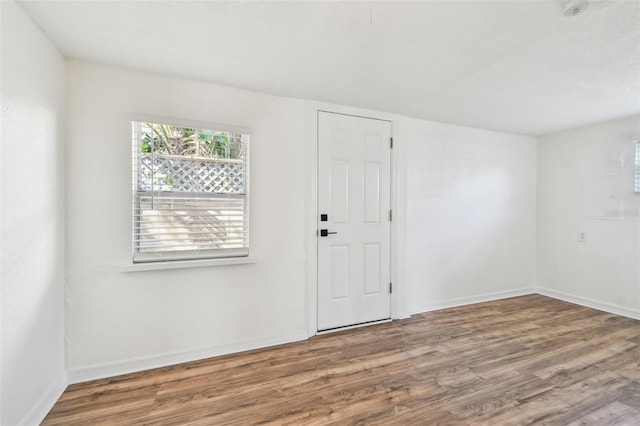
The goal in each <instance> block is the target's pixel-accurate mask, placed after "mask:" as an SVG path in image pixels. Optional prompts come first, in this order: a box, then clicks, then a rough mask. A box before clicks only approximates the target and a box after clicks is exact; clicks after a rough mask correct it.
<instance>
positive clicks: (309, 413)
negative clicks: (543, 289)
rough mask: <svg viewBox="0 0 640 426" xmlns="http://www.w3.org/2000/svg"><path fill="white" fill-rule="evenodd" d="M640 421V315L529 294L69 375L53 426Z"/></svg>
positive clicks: (47, 421) (50, 421)
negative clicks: (78, 379) (144, 366)
mask: <svg viewBox="0 0 640 426" xmlns="http://www.w3.org/2000/svg"><path fill="white" fill-rule="evenodd" d="M258 423H261V424H264V423H270V424H314V425H324V424H339V425H349V424H366V425H416V424H420V425H440V424H442V425H445V424H446V425H453V424H460V425H467V424H474V425H483V424H486V425H527V424H544V425H546V424H548V425H599V426H601V425H640V321H636V320H632V319H629V318H624V317H620V316H616V315H610V314H607V313H604V312H601V311H597V310H593V309H589V308H584V307H580V306H577V305H572V304H569V303H565V302H561V301H558V300H555V299H550V298H547V297H544V296H539V295H531V296H523V297H516V298H511V299H504V300H500V301H496V302H489V303H481V304H476V305H469V306H465V307H459V308H452V309H446V310H441V311H436V312H430V313H426V314H421V315H415V316H413V317H411V318H410V319H407V320H401V321H394V322H392V323H387V324H380V325H375V326H370V327H365V328H360V329H355V330H348V331H343V332H338V333H333V334H329V335H323V336H318V337H314V338H312V339H310V340H308V341H304V342H299V343H292V344H288V345H282V346H278V347H273V348H268V349H262V350H255V351H250V352H245V353H241V354H236V355H229V356H223V357H218V358H212V359H207V360H203V361H197V362H192V363H187V364H181V365H177V366H172V367H166V368H161V369H156V370H150V371H146V372H141V373H135V374H128V375H124V376H118V377H113V378H110V379H104V380H97V381H93V382H88V383H82V384H76V385H71V386H69V388H68V389H67V390H66V391H65V392H64V394H63V395H62V396H61V397H60V400H59V401H58V402H57V403H56V405H55V406H54V407H53V409H52V410H51V412H50V413H49V415H48V416H47V418H46V419H45V421H44V424H45V425H77V424H82V425H84V424H109V425H119V424H121V425H138V424H154V425H155V424H162V425H184V424H190V425H227V424H237V425H251V424H258Z"/></svg>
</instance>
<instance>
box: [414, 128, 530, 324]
mask: <svg viewBox="0 0 640 426" xmlns="http://www.w3.org/2000/svg"><path fill="white" fill-rule="evenodd" d="M408 144H409V147H408V154H407V158H408V160H407V209H406V211H407V262H406V264H407V272H406V276H407V287H408V289H407V294H408V298H407V300H408V303H409V306H408V309H409V311H410V312H411V313H416V312H423V311H428V310H431V309H437V308H442V307H447V306H454V305H459V304H464V303H470V302H475V301H481V300H486V299H492V298H498V297H503V296H509V295H515V294H523V293H527V292H531V291H532V290H533V282H534V254H535V223H536V218H535V205H536V139H535V138H533V137H528V136H518V135H511V134H505V133H498V132H491V131H486V130H479V129H473V128H468V127H461V126H453V125H447V124H441V123H433V122H427V121H419V120H409V124H408Z"/></svg>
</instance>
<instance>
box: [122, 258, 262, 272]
mask: <svg viewBox="0 0 640 426" xmlns="http://www.w3.org/2000/svg"><path fill="white" fill-rule="evenodd" d="M249 263H256V258H255V257H228V258H225V259H202V260H174V261H171V262H147V263H132V264H130V265H125V266H122V267H121V268H120V272H144V271H160V270H163V269H186V268H200V267H203V266H227V265H245V264H249Z"/></svg>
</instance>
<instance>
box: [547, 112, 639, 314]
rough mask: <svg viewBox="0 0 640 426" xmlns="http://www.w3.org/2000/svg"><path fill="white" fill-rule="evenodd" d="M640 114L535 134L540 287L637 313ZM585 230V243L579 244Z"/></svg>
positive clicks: (576, 298)
mask: <svg viewBox="0 0 640 426" xmlns="http://www.w3.org/2000/svg"><path fill="white" fill-rule="evenodd" d="M638 134H640V116H635V117H629V118H626V119H621V120H616V121H611V122H607V123H602V124H597V125H593V126H589V127H584V128H581V129H576V130H571V131H567V132H562V133H558V134H554V135H549V136H544V137H541V138H539V142H538V202H537V212H538V213H537V217H538V234H537V280H538V283H537V285H538V287H540V289H541V291H547V292H551V295H554V296H560V297H563V296H569V297H572V298H574V299H575V300H576V301H578V302H581V303H584V304H592V305H594V304H595V306H596V307H601V308H606V309H609V310H611V309H612V310H614V311H615V312H619V313H623V314H627V315H632V316H633V315H635V316H639V315H640V218H639V214H638V209H639V208H640V194H636V193H634V192H633V184H634V172H635V168H634V163H635V157H634V155H635V154H634V153H635V144H634V142H633V139H634V135H638ZM581 233H585V235H584V237H585V238H584V239H585V240H586V241H585V242H580V241H578V240H579V239H580V234H581Z"/></svg>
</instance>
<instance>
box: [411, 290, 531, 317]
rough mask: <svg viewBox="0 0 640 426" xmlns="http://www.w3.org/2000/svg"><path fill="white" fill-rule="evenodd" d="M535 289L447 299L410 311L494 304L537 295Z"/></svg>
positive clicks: (419, 306)
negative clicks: (485, 303) (483, 303)
mask: <svg viewBox="0 0 640 426" xmlns="http://www.w3.org/2000/svg"><path fill="white" fill-rule="evenodd" d="M535 292H536V290H535V289H534V288H533V287H528V288H520V289H516V290H508V291H499V292H496V293H485V294H480V295H476V296H469V297H459V298H456V299H445V300H441V301H438V302H436V303H429V304H426V305H416V306H413V307H411V308H410V309H409V312H410V314H411V315H415V314H421V313H424V312H431V311H437V310H439V309H447V308H455V307H457V306H464V305H471V304H473V303H482V302H492V301H494V300H500V299H507V298H509V297H517V296H525V295H527V294H535Z"/></svg>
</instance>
